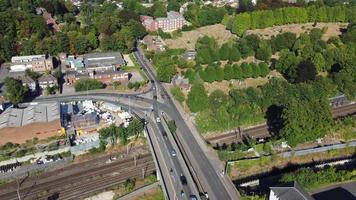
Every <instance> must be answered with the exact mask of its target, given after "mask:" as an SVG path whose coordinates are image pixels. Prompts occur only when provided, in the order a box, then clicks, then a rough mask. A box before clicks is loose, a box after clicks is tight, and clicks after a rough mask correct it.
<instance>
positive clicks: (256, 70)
mask: <svg viewBox="0 0 356 200" xmlns="http://www.w3.org/2000/svg"><path fill="white" fill-rule="evenodd" d="M250 65H251V67H252V77H253V78H257V77H259V76H260V75H261V71H260V68H259V66H257V65H256V64H254V63H250Z"/></svg>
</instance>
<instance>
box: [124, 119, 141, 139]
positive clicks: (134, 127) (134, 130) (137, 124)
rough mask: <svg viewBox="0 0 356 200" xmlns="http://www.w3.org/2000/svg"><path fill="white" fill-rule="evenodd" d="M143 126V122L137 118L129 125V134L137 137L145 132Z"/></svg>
mask: <svg viewBox="0 0 356 200" xmlns="http://www.w3.org/2000/svg"><path fill="white" fill-rule="evenodd" d="M143 128H144V127H143V123H142V122H141V121H140V120H139V119H137V118H135V119H133V120H132V121H131V122H130V124H129V125H128V126H127V134H128V136H135V137H136V138H137V137H138V136H139V135H140V134H141V133H142V132H143Z"/></svg>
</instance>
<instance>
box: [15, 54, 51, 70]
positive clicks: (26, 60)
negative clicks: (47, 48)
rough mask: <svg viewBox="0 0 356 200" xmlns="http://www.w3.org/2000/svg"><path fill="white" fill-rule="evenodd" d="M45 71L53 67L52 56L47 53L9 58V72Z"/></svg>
mask: <svg viewBox="0 0 356 200" xmlns="http://www.w3.org/2000/svg"><path fill="white" fill-rule="evenodd" d="M26 69H31V70H32V71H34V72H45V71H50V70H52V69H53V58H52V56H47V55H44V54H43V55H30V56H14V57H12V58H11V64H10V72H24V71H25V70H26Z"/></svg>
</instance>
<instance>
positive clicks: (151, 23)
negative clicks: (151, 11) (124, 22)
mask: <svg viewBox="0 0 356 200" xmlns="http://www.w3.org/2000/svg"><path fill="white" fill-rule="evenodd" d="M141 22H142V24H143V26H144V27H145V28H146V29H147V30H148V31H157V30H158V29H162V31H165V32H170V31H175V30H177V29H181V28H182V27H183V26H184V25H185V24H186V21H185V19H184V17H183V16H182V15H181V14H180V13H179V12H175V11H169V12H167V17H159V18H156V19H153V18H152V17H150V16H141Z"/></svg>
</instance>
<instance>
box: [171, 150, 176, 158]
mask: <svg viewBox="0 0 356 200" xmlns="http://www.w3.org/2000/svg"><path fill="white" fill-rule="evenodd" d="M171 155H172V156H173V157H176V156H177V153H176V150H174V149H173V150H172V151H171Z"/></svg>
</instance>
